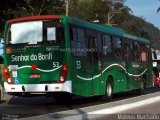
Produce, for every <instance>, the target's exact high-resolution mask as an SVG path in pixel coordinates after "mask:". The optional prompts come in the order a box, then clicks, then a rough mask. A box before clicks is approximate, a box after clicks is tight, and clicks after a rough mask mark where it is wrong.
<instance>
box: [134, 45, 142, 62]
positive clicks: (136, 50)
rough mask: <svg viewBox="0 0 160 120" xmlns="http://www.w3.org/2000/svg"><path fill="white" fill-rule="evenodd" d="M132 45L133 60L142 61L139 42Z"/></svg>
mask: <svg viewBox="0 0 160 120" xmlns="http://www.w3.org/2000/svg"><path fill="white" fill-rule="evenodd" d="M132 45H133V48H132V49H133V50H132V60H133V61H141V56H140V47H139V43H138V42H133V43H132Z"/></svg>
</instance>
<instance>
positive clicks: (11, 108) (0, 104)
mask: <svg viewBox="0 0 160 120" xmlns="http://www.w3.org/2000/svg"><path fill="white" fill-rule="evenodd" d="M157 91H160V88H150V89H147V90H145V92H144V94H150V93H154V92H157ZM135 96H137V95H136V94H134V93H121V94H116V95H114V97H113V100H112V102H113V101H119V100H123V99H127V98H132V97H135ZM104 103H106V102H105V101H102V100H100V99H99V97H92V98H80V97H74V98H73V102H72V103H71V104H70V105H67V104H62V103H57V102H55V101H54V99H53V98H51V97H48V98H46V97H31V98H24V97H12V96H8V95H7V96H5V98H4V100H2V101H0V115H1V116H0V117H1V118H2V117H4V118H5V116H8V115H9V116H10V117H14V118H25V117H31V116H36V115H41V114H48V113H54V112H59V111H65V110H72V109H78V108H82V107H88V106H94V105H100V104H104ZM155 106H156V105H155ZM157 106H158V105H157ZM144 107H145V106H144ZM146 107H147V106H146ZM148 108H150V107H148ZM144 109H145V108H144ZM144 109H142V111H143V110H144ZM154 110H156V111H157V110H158V107H157V109H154V106H153V109H152V111H154ZM136 111H137V110H135V112H136ZM159 111H160V110H159ZM135 112H134V110H133V111H131V112H129V111H126V112H124V113H128V114H130V113H135ZM144 113H146V112H145V111H144ZM159 113H160V112H159ZM109 117H110V116H109ZM111 117H112V116H111ZM113 117H117V116H113Z"/></svg>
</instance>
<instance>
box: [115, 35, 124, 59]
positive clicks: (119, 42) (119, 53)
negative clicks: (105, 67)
mask: <svg viewBox="0 0 160 120" xmlns="http://www.w3.org/2000/svg"><path fill="white" fill-rule="evenodd" d="M114 40H115V42H114V43H115V45H114V46H115V49H114V50H115V51H114V55H115V58H116V59H117V60H122V40H121V39H120V38H118V37H115V38H114Z"/></svg>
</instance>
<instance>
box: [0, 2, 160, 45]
mask: <svg viewBox="0 0 160 120" xmlns="http://www.w3.org/2000/svg"><path fill="white" fill-rule="evenodd" d="M68 1H69V16H73V17H77V18H80V19H83V20H85V21H89V22H93V21H95V20H96V21H97V20H98V21H99V24H108V20H109V23H110V24H111V25H112V26H116V27H120V28H122V29H124V30H125V31H127V32H129V33H131V34H134V35H137V36H140V37H145V38H148V39H150V40H151V41H152V43H153V46H157V44H156V42H159V40H158V39H159V38H160V31H159V30H158V29H157V28H156V27H154V26H153V25H152V24H150V23H147V22H145V20H144V19H143V18H139V17H135V16H133V15H131V14H130V13H131V12H132V11H131V9H130V8H128V7H127V6H124V2H125V0H68ZM65 5H66V4H65V0H1V1H0V37H3V29H4V22H5V21H6V20H8V19H13V18H18V17H25V16H33V15H64V14H65ZM159 11H160V8H158V10H157V12H159ZM108 15H110V16H108Z"/></svg>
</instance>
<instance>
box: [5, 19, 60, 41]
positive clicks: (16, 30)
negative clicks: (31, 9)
mask: <svg viewBox="0 0 160 120" xmlns="http://www.w3.org/2000/svg"><path fill="white" fill-rule="evenodd" d="M59 28H61V29H59ZM57 33H58V34H57ZM57 35H58V36H57ZM62 36H63V29H62V24H61V23H60V21H59V20H55V21H53V20H52V21H51V20H50V21H29V22H19V23H13V24H11V25H10V27H9V29H8V40H7V41H8V42H7V44H37V43H41V42H43V41H50V42H54V43H58V42H60V41H61V40H62V39H63V38H62Z"/></svg>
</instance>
